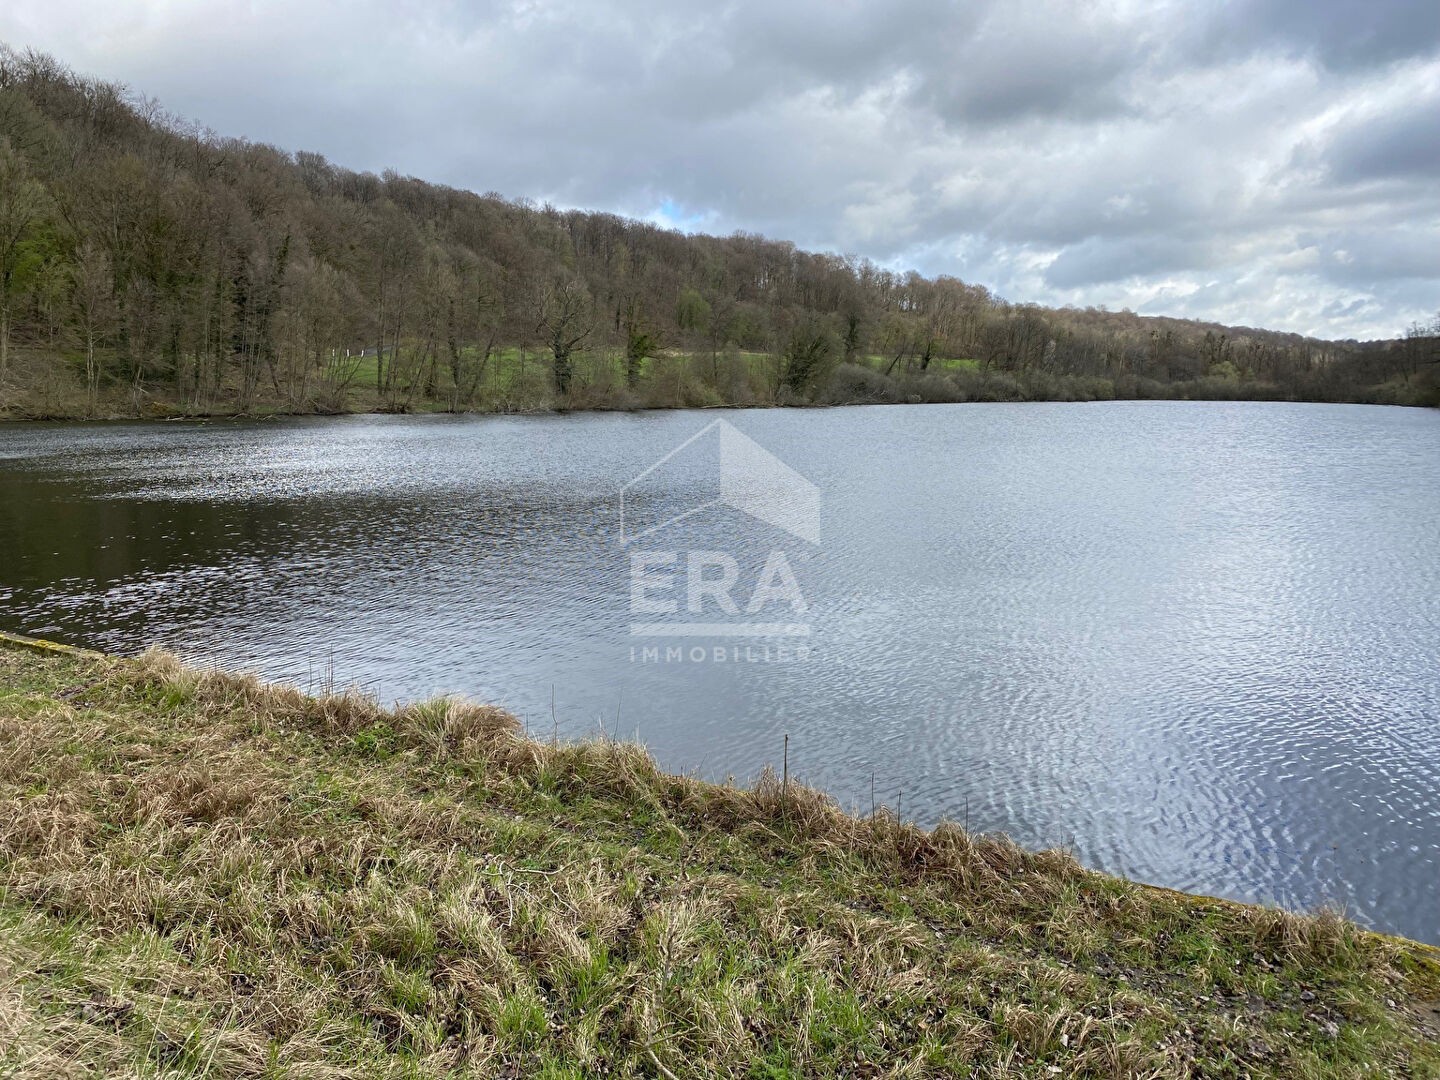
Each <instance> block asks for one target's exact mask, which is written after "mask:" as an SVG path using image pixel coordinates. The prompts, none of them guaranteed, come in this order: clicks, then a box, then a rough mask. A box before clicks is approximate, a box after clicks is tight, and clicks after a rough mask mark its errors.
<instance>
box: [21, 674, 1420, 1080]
mask: <svg viewBox="0 0 1440 1080" xmlns="http://www.w3.org/2000/svg"><path fill="white" fill-rule="evenodd" d="M0 821H3V830H0V1075H7V1076H8V1075H17V1076H35V1077H50V1076H65V1075H74V1076H87V1075H128V1076H136V1075H139V1076H157V1077H158V1076H162V1075H163V1076H226V1077H229V1076H237V1077H238V1076H274V1077H281V1076H285V1077H289V1076H315V1077H321V1076H324V1077H332V1076H355V1077H370V1076H395V1077H429V1076H548V1077H589V1076H662V1077H669V1076H674V1077H691V1076H732V1077H801V1076H806V1077H808V1076H915V1077H923V1076H936V1077H939V1076H969V1075H974V1076H1002V1075H1004V1076H1031V1077H1042V1078H1048V1077H1052V1076H1097V1077H1099V1076H1155V1077H1181V1076H1217V1077H1237V1078H1239V1077H1243V1076H1251V1077H1258V1076H1275V1077H1327V1076H1337V1077H1340V1076H1344V1077H1351V1076H1353V1077H1361V1076H1375V1077H1382V1076H1404V1075H1413V1076H1437V1075H1440V1047H1437V1044H1436V1043H1435V1042H1434V1032H1433V1031H1430V1032H1429V1033H1428V1034H1427V1032H1426V1030H1425V1029H1424V1028H1423V1027H1422V1026H1420V1022H1419V1021H1418V1020H1417V1019H1416V1016H1417V1015H1418V1014H1417V1013H1416V1012H1415V1011H1414V1010H1415V1009H1416V1008H1420V1007H1422V1006H1421V1005H1420V1002H1421V999H1422V998H1433V997H1434V996H1436V995H1437V994H1440V979H1437V974H1436V973H1437V971H1440V967H1437V965H1436V964H1435V962H1434V960H1433V959H1431V958H1430V956H1431V954H1430V953H1429V952H1427V951H1426V950H1424V949H1423V948H1421V947H1418V946H1412V945H1409V944H1406V943H1400V942H1395V941H1391V940H1387V939H1381V938H1379V937H1376V936H1374V935H1370V934H1366V933H1364V932H1362V931H1360V930H1358V929H1357V928H1355V927H1354V926H1352V925H1351V924H1349V923H1346V922H1345V921H1343V920H1341V919H1339V918H1336V917H1334V916H1316V917H1310V916H1297V915H1291V914H1286V913H1283V912H1278V911H1270V910H1264V909H1259V908H1250V907H1244V906H1240V905H1235V904H1228V903H1223V902H1219V901H1209V900H1203V899H1198V898H1192V897H1182V896H1179V895H1177V894H1170V893H1166V892H1163V891H1159V890H1152V889H1148V888H1144V887H1141V886H1137V885H1134V884H1131V883H1128V882H1125V881H1121V880H1118V879H1115V878H1110V877H1106V876H1103V875H1099V874H1095V873H1091V872H1088V871H1085V870H1084V869H1082V868H1081V867H1079V866H1078V865H1077V864H1076V863H1075V862H1074V861H1073V860H1072V859H1070V858H1069V857H1068V856H1066V855H1064V854H1061V853H1056V852H1040V853H1031V852H1025V851H1022V850H1020V849H1019V848H1017V847H1015V846H1014V845H1012V844H1010V843H1008V842H1007V841H1005V840H1003V839H1000V838H988V837H979V836H973V835H970V834H967V833H965V832H964V831H963V830H961V829H959V828H956V827H954V826H949V825H947V826H942V827H941V828H940V829H937V830H935V831H931V832H924V831H921V830H919V829H916V828H914V827H911V826H907V825H903V824H901V823H900V822H897V821H896V820H895V819H894V817H893V816H891V815H889V814H887V813H884V812H882V813H880V814H878V815H875V816H873V817H871V818H857V817H853V816H850V815H846V814H844V813H842V812H841V811H839V810H838V809H837V808H836V807H835V806H834V805H833V804H832V803H831V802H830V801H829V800H827V799H825V798H824V797H823V796H822V795H820V794H818V793H816V792H813V791H810V790H808V789H805V788H803V787H799V786H796V785H792V786H790V787H789V788H788V789H787V788H785V787H783V786H782V785H781V784H780V783H779V782H777V781H776V779H775V778H774V777H773V776H771V775H767V776H764V777H762V778H761V780H760V781H759V782H758V783H757V784H756V785H755V786H754V787H753V788H746V789H740V788H735V787H722V786H716V785H712V784H706V783H702V782H700V781H697V780H693V779H689V778H685V777H677V776H672V775H668V774H665V773H662V772H660V771H659V770H658V769H657V768H656V767H655V765H654V764H653V762H652V761H651V760H650V759H649V758H648V756H647V755H646V754H645V753H644V752H643V751H642V750H640V749H638V748H636V747H633V746H628V745H624V744H615V743H604V742H601V743H597V742H586V743H578V744H554V743H545V742H537V741H534V740H531V739H529V738H527V737H525V736H524V735H522V734H521V733H520V732H519V730H518V726H517V725H516V723H515V721H514V720H513V719H512V718H511V717H509V716H508V715H506V714H504V713H503V712H500V711H499V710H495V709H490V708H484V707H479V706H473V705H467V704H463V703H460V702H456V701H451V700H440V701H434V702H428V703H425V704H421V705H416V706H411V707H407V708H402V709H399V710H388V711H387V710H383V709H381V708H380V707H378V706H377V705H376V704H375V703H374V702H372V701H369V700H367V699H365V698H363V697H361V696H358V695H355V694H345V695H337V696H329V697H324V698H318V699H317V698H310V697H306V696H304V695H302V694H300V693H298V692H297V691H293V690H288V689H285V688H277V687H270V686H266V685H263V684H261V683H259V682H257V681H256V680H254V679H252V678H245V677H236V676H229V675H222V674H218V673H199V672H196V671H193V670H187V669H185V668H183V667H182V666H181V665H179V664H178V663H177V662H176V661H175V660H174V659H173V658H171V657H169V656H166V655H164V654H156V653H152V654H147V656H145V657H143V658H141V659H140V660H138V661H120V660H111V659H85V658H78V657H55V656H39V655H34V654H31V653H26V652H19V651H15V650H10V649H6V648H3V647H0Z"/></svg>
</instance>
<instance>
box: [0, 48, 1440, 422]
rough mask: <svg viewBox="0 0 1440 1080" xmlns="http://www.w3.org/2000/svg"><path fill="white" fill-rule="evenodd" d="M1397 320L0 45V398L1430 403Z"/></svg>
mask: <svg viewBox="0 0 1440 1080" xmlns="http://www.w3.org/2000/svg"><path fill="white" fill-rule="evenodd" d="M1397 331H1400V333H1399V335H1398V336H1397V337H1396V338H1395V339H1393V340H1387V341H1376V342H1356V341H1322V340H1317V339H1313V338H1307V337H1302V336H1299V335H1296V334H1289V333H1279V332H1274V331H1266V330H1258V329H1250V328H1234V327H1225V326H1219V325H1214V324H1209V323H1203V322H1196V321H1189V320H1180V319H1171V318H1163V317H1148V316H1140V315H1136V314H1134V313H1132V312H1129V311H1124V312H1115V311H1108V310H1105V309H1096V308H1087V309H1083V310H1081V309H1075V308H1064V309H1050V308H1044V307H1039V306H1036V305H1033V304H1024V303H1013V302H1009V301H1007V300H1004V299H1002V298H1001V297H999V296H996V295H994V294H992V293H991V292H990V291H989V290H987V289H986V288H985V287H984V286H982V285H979V284H974V283H967V282H963V281H960V280H957V279H955V278H952V277H937V278H926V277H924V276H921V275H920V274H918V273H915V272H909V273H901V272H896V271H893V270H890V269H885V268H882V267H879V266H877V265H875V264H874V263H872V262H871V261H869V260H867V259H865V258H858V257H853V256H842V255H837V254H827V253H813V252H807V251H802V250H799V249H797V248H796V246H795V245H793V244H790V243H786V242H783V241H777V240H770V239H767V238H764V237H761V236H757V235H751V234H744V233H737V234H735V235H731V236H724V237H719V236H706V235H688V234H683V233H680V232H677V231H672V230H667V229H664V228H661V227H658V226H656V225H654V224H650V223H646V222H643V221H635V220H627V219H624V218H621V217H618V216H615V215H613V214H608V213H595V212H582V211H578V210H561V209H557V208H555V207H552V206H548V205H544V206H542V205H536V204H535V203H533V202H531V201H529V200H526V199H523V198H522V199H510V198H506V197H503V196H501V195H499V194H496V193H493V192H491V193H487V194H483V195H482V194H475V193H473V192H470V191H463V190H458V189H455V188H450V187H444V186H439V185H435V184H430V183H425V182H423V181H421V180H417V179H414V178H411V177H408V176H403V175H400V174H398V173H396V172H392V171H387V172H385V173H384V174H383V175H380V176H376V175H374V174H373V173H368V172H354V171H350V170H348V169H345V168H342V167H340V166H338V165H335V164H332V163H330V162H329V161H327V160H326V159H325V158H324V157H322V156H320V155H318V154H314V153H307V152H303V151H297V152H294V153H290V152H287V151H285V150H282V149H278V148H276V147H273V146H268V145H264V144H260V143H254V142H249V141H246V140H244V139H236V138H227V137H223V136H221V135H218V134H216V133H214V132H212V131H210V130H208V129H206V128H204V127H203V126H200V125H198V124H196V123H194V122H191V121H188V120H184V119H181V118H178V117H175V116H173V115H171V114H169V113H167V112H166V111H165V110H164V109H162V108H161V107H160V106H159V105H158V104H157V103H155V102H153V101H151V100H149V99H146V98H144V97H141V96H139V95H137V94H135V93H132V92H131V91H130V90H128V89H127V88H126V87H123V86H120V85H116V84H112V83H107V82H104V81H100V80H96V79H92V78H87V77H84V76H82V75H79V74H76V73H74V72H72V71H70V70H68V69H67V68H66V67H65V66H64V65H63V64H61V63H60V62H59V61H57V60H55V59H54V58H52V57H49V56H46V55H42V54H38V53H35V52H24V53H21V52H17V51H14V50H11V49H8V48H4V47H0V417H10V418H47V417H50V418H85V417H119V416H202V415H217V414H265V413H281V412H288V413H317V412H336V413H338V412H349V411H389V412H406V411H436V410H448V411H470V410H476V411H531V410H546V409H591V408H618V409H625V408H657V407H660V408H663V407H705V406H720V405H736V406H748V405H824V404H849V403H864V402H875V403H881V402H896V403H902V402H959V401H1026V400H1081V401H1084V400H1100V399H1111V398H1204V399H1229V398H1253V399H1284V400H1314V401H1355V402H1375V403H1387V404H1405V405H1431V406H1435V405H1440V315H1437V316H1436V317H1435V318H1434V319H1433V320H1431V321H1427V322H1422V323H1418V324H1415V325H1413V326H1411V327H1409V328H1408V330H1407V329H1404V328H1399V327H1397Z"/></svg>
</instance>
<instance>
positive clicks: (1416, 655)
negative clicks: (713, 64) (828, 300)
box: [0, 402, 1440, 942]
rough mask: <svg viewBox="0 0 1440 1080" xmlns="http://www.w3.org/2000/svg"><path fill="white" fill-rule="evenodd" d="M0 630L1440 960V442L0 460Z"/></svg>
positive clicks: (1353, 413)
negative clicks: (806, 790) (566, 740)
mask: <svg viewBox="0 0 1440 1080" xmlns="http://www.w3.org/2000/svg"><path fill="white" fill-rule="evenodd" d="M622 503H623V508H624V515H625V517H624V526H623V531H622V514H621V511H622ZM0 628H4V629H9V630H13V631H16V632H19V633H26V634H33V635H40V636H47V637H54V638H58V639H61V640H65V641H70V642H74V643H77V644H82V645H88V646H91V647H95V648H100V649H106V650H113V651H117V652H134V651H137V650H139V649H140V648H142V647H144V646H145V645H148V644H152V643H153V644H162V645H166V646H169V647H171V648H174V649H175V650H177V651H178V652H180V653H181V654H182V655H183V656H185V657H187V658H190V659H193V660H199V661H204V662H211V663H216V664H221V665H224V666H226V667H238V668H251V669H255V670H258V671H260V672H262V673H263V674H265V675H267V676H270V677H274V678H281V679H287V680H291V681H295V682H298V683H299V684H301V685H304V686H308V687H310V688H317V687H321V686H323V685H326V684H327V683H329V682H330V681H332V680H333V681H334V682H335V683H338V684H347V683H352V682H353V683H359V684H361V685H362V686H364V687H365V688H367V689H369V690H372V691H374V692H375V693H377V694H379V695H380V696H381V697H382V698H385V699H411V698H416V697H422V696H427V695H430V694H434V693H438V692H457V693H461V694H465V695H467V696H470V697H474V698H477V699H481V700H485V701H492V702H496V703H499V704H503V705H505V706H507V707H509V708H510V709H512V710H513V711H515V712H516V713H517V715H519V716H520V717H521V718H522V719H523V720H524V721H525V722H526V723H527V725H528V726H529V728H530V729H531V730H532V731H533V732H535V733H537V734H539V735H542V736H550V735H552V734H555V733H558V734H559V735H560V736H562V737H572V736H581V735H587V734H596V733H599V732H601V731H603V732H605V733H607V734H612V735H616V734H618V735H620V736H622V737H626V738H636V737H638V738H639V739H641V740H643V741H644V742H645V743H646V744H648V745H649V746H650V747H651V748H652V749H653V751H654V752H655V754H656V756H657V757H658V758H659V759H660V761H661V762H662V764H664V765H665V766H666V767H668V768H671V769H674V770H680V771H695V772H698V773H700V774H702V775H705V776H710V777H715V778H724V777H725V776H727V775H734V776H736V777H737V778H739V779H741V780H749V779H751V778H753V777H754V776H755V775H756V773H757V772H758V771H759V770H760V769H761V768H763V767H764V766H765V765H767V764H770V765H774V766H776V767H777V768H778V767H779V766H780V763H781V758H782V753H783V749H782V748H783V745H784V741H785V736H787V735H788V736H789V764H790V770H791V773H792V775H797V776H799V777H800V778H801V779H803V780H806V781H808V782H810V783H814V784H816V785H819V786H822V787H824V788H826V789H827V790H829V791H831V792H832V793H833V794H834V795H835V796H836V797H837V798H838V799H839V800H840V801H841V802H842V803H844V804H845V805H847V806H849V807H852V808H858V809H860V810H861V811H862V812H869V810H870V808H871V806H872V805H873V803H872V800H873V801H874V802H878V803H883V804H886V805H889V806H892V807H894V806H895V805H896V804H897V802H898V803H899V805H900V808H901V811H902V813H903V814H904V816H906V817H907V818H914V819H916V820H918V821H921V822H923V823H927V824H928V823H933V822H935V821H936V820H938V819H940V818H941V817H950V818H953V819H955V820H959V821H966V822H968V823H969V825H970V827H971V828H974V829H982V830H993V831H1003V832H1006V833H1009V834H1010V835H1011V836H1013V837H1014V838H1015V839H1016V840H1017V841H1018V842H1020V843H1022V844H1024V845H1027V846H1032V847H1033V846H1062V847H1068V848H1070V849H1072V850H1073V851H1074V852H1075V854H1076V855H1077V857H1079V858H1080V859H1081V860H1082V861H1083V862H1085V863H1086V864H1087V865H1090V866H1093V867H1097V868H1100V869H1104V870H1107V871H1111V872H1114V873H1117V874H1123V875H1126V876H1129V877H1132V878H1136V879H1139V880H1142V881H1149V882H1154V883H1158V884H1163V885H1167V886H1171V887H1173V888H1178V889H1186V890H1192V891H1197V892H1204V893H1212V894H1218V895H1223V896H1228V897H1234V898H1238V899H1242V900H1249V901H1259V902H1263V903H1273V904H1280V905H1283V906H1286V907H1290V908H1295V909H1309V908H1314V907H1316V906H1318V905H1320V904H1325V903H1329V904H1334V905H1338V906H1341V907H1343V908H1344V910H1345V911H1346V912H1347V913H1348V914H1350V915H1351V916H1352V917H1353V918H1356V919H1357V920H1359V921H1360V922H1362V923H1366V924H1368V925H1371V926H1375V927H1378V928H1381V929H1385V930H1389V931H1392V932H1396V933H1400V934H1405V935H1408V936H1411V937H1415V938H1419V939H1423V940H1427V941H1431V942H1440V662H1437V652H1440V649H1437V646H1440V413H1437V412H1433V411H1423V410H1407V409H1396V408H1380V407H1371V406H1348V405H1304V404H1277V403H1244V402H1241V403H1219V402H1205V403H1198V402H1197V403H1189V402H1113V403H1097V404H1083V405H1082V404H1023V405H954V406H950V405H936V406H906V407H874V408H847V409H834V410H805V411H704V412H665V413H640V414H614V415H595V414H590V415H571V416H538V417H449V416H435V417H377V416H365V417H345V418H323V419H322V418H306V419H282V420H271V421H236V422H225V421H215V422H209V423H137V424H131V423H126V424H93V425H60V424H56V425H46V424H25V425H18V424H17V425H0Z"/></svg>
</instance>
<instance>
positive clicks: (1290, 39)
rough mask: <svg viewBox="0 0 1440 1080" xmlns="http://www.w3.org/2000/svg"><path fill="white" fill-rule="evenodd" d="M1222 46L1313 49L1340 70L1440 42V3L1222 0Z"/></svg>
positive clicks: (1218, 29) (1218, 19)
mask: <svg viewBox="0 0 1440 1080" xmlns="http://www.w3.org/2000/svg"><path fill="white" fill-rule="evenodd" d="M1214 31H1215V33H1216V38H1217V40H1218V42H1219V43H1220V44H1222V45H1223V47H1225V48H1228V49H1247V48H1254V47H1256V46H1257V45H1258V46H1261V47H1266V48H1271V49H1278V50H1281V51H1288V52H1297V53H1309V54H1312V55H1314V56H1315V57H1317V58H1318V59H1319V60H1320V61H1321V62H1322V63H1324V64H1325V65H1326V66H1327V67H1330V68H1334V69H1337V70H1344V69H1352V68H1365V67H1370V66H1373V65H1376V64H1384V63H1389V62H1391V61H1395V60H1401V59H1405V58H1407V57H1417V56H1426V55H1429V54H1432V53H1434V52H1435V50H1436V49H1437V48H1440V4H1435V3H1431V2H1430V0H1361V2H1359V3H1357V2H1356V0H1240V2H1238V3H1229V4H1224V5H1222V6H1221V7H1220V8H1219V9H1218V12H1217V15H1216V16H1215V24H1214Z"/></svg>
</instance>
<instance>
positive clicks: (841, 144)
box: [0, 0, 1440, 338]
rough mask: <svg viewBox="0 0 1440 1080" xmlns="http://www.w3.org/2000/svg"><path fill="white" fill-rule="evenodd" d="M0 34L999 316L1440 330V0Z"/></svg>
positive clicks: (288, 121)
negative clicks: (773, 244) (843, 265)
mask: <svg viewBox="0 0 1440 1080" xmlns="http://www.w3.org/2000/svg"><path fill="white" fill-rule="evenodd" d="M0 40H4V41H5V42H7V43H8V44H10V45H12V46H14V47H19V48H23V47H27V46H29V47H34V48H37V49H40V50H42V51H46V52H50V53H53V54H55V55H56V56H58V57H59V58H60V59H61V60H63V61H64V62H66V63H68V64H69V65H70V66H72V67H74V68H77V69H79V70H81V71H84V72H87V73H90V74H94V75H98V76H101V77H104V78H109V79H115V80H119V81H123V82H125V83H127V84H129V85H130V86H131V87H133V88H134V89H136V90H138V91H141V92H143V93H145V94H147V95H149V96H151V97H155V98H158V99H159V100H160V101H161V103H162V104H164V105H165V106H166V107H167V108H169V109H170V110H171V111H172V112H176V113H179V114H182V115H184V116H186V117H189V118H193V119H196V120H200V121H201V122H203V123H205V124H206V125H208V126H209V127H211V128H213V129H215V130H216V131H218V132H220V133H222V134H227V135H243V136H247V137H249V138H251V139H255V140H258V141H265V142H272V143H275V144H278V145H280V146H283V147H285V148H287V149H310V150H318V151H320V152H321V153H323V154H325V155H326V156H327V157H329V158H331V159H332V160H333V161H336V162H338V163H341V164H344V165H347V166H350V167H352V168H357V169H372V170H376V171H379V170H381V169H384V168H387V167H392V168H395V169H396V170H398V171H400V172H402V173H408V174H411V175H415V176H419V177H422V178H424V179H427V180H436V181H440V182H444V183H449V184H453V185H456V186H460V187H467V188H472V189H474V190H477V191H487V190H495V191H499V192H502V193H503V194H506V195H509V196H530V197H532V198H535V199H538V200H549V201H551V202H554V203H556V204H557V205H563V206H580V207H587V208H597V209H607V210H613V211H617V212H620V213H624V214H629V215H633V216H637V217H645V218H650V219H652V220H655V221H660V222H663V223H666V224H670V225H674V226H676V227H679V228H684V229H687V230H694V231H706V232H719V233H728V232H732V231H734V230H736V229H743V230H747V231H758V232H763V233H765V234H767V235H770V236H773V237H776V238H781V239H790V240H794V241H796V242H797V243H799V244H800V245H802V246H805V247H811V248H819V249H827V250H837V251H845V252H854V253H858V254H863V255H868V256H870V257H871V258H873V259H875V260H876V261H877V262H880V263H883V264H885V265H888V266H892V267H895V268H897V269H906V268H911V267H914V268H916V269H919V270H921V271H923V272H925V273H929V274H936V273H948V274H954V275H957V276H959V277H961V278H964V279H965V280H967V281H973V282H978V283H981V284H984V285H986V286H988V287H990V288H991V289H993V290H995V291H996V292H998V293H1000V294H1001V295H1003V296H1005V297H1006V298H1008V299H1012V300H1024V301H1038V302H1041V303H1046V304H1076V305H1081V306H1084V305H1089V304H1095V305H1100V304H1104V305H1107V306H1109V307H1111V308H1122V307H1130V308H1133V309H1134V310H1136V311H1140V312H1144V313H1147V314H1175V315H1184V316H1194V317H1200V318H1210V319H1216V320H1219V321H1222V322H1227V323H1236V324H1248V325H1264V326H1273V327H1277V328H1282V329H1290V330H1296V331H1300V332H1303V333H1311V334H1316V335H1320V336H1325V337H1352V336H1353V337H1360V338H1366V337H1379V336H1392V335H1394V334H1396V333H1399V332H1401V331H1403V329H1404V328H1405V326H1406V325H1408V324H1409V323H1410V322H1411V321H1413V320H1415V319H1417V318H1421V317H1424V316H1427V315H1433V314H1434V313H1435V312H1436V311H1437V310H1440V0H1232V2H1204V0H1188V2H1187V0H1156V2H1149V0H1104V2H1093V3H1063V2H1054V0H975V2H968V3H945V2H940V0H865V2H856V0H761V2H753V3H752V2H749V0H737V2H731V3H725V2H723V0H630V2H620V0H588V2H583V3H581V2H573V3H572V2H566V0H509V2H501V0H495V2H486V0H480V2H470V3H462V2H458V0H456V2H451V3H445V2H442V0H410V2H408V3H400V2H395V0H391V2H388V3H382V2H379V0H348V2H346V3H339V2H335V3H324V2H319V0H284V2H269V0H252V2H250V3H242V2H238V0H215V2H193V0H192V2H181V0H170V2H165V0H154V2H135V0H127V2H125V3H116V2H113V0H101V2H90V3H85V2H71V0H12V2H10V3H7V4H6V5H5V7H4V9H3V10H0Z"/></svg>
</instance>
